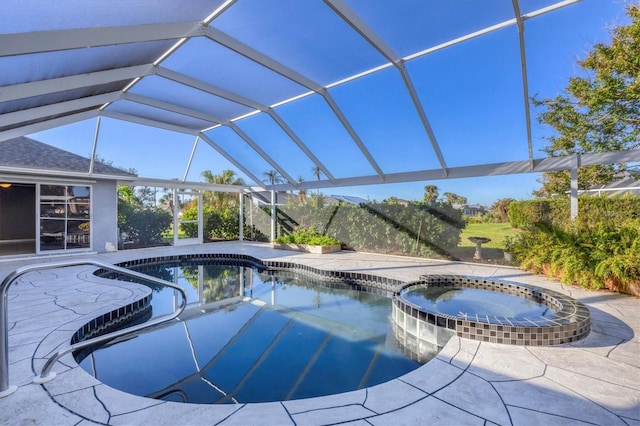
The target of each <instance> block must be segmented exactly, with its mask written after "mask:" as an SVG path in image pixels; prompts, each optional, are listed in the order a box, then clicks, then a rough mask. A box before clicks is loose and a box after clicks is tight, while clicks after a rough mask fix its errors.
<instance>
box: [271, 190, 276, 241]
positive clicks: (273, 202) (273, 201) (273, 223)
mask: <svg viewBox="0 0 640 426" xmlns="http://www.w3.org/2000/svg"><path fill="white" fill-rule="evenodd" d="M275 239H276V191H275V190H274V189H271V242H273V240H275Z"/></svg>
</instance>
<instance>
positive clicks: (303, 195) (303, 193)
mask: <svg viewBox="0 0 640 426" xmlns="http://www.w3.org/2000/svg"><path fill="white" fill-rule="evenodd" d="M302 182H304V178H303V177H302V176H298V183H302ZM298 201H299V202H300V204H307V190H306V189H304V188H300V189H299V190H298Z"/></svg>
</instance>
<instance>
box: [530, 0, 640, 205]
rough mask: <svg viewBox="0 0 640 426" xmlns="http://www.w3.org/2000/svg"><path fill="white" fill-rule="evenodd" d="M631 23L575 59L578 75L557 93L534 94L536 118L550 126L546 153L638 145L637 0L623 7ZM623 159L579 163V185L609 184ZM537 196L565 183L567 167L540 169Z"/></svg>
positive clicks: (557, 190) (639, 62)
mask: <svg viewBox="0 0 640 426" xmlns="http://www.w3.org/2000/svg"><path fill="white" fill-rule="evenodd" d="M627 14H628V16H629V17H630V18H631V23H630V24H629V25H626V26H620V27H617V28H614V29H613V30H612V40H611V42H610V43H609V44H602V43H600V44H596V45H595V46H594V47H593V49H592V51H591V52H590V53H589V54H588V56H587V58H586V59H584V60H582V61H578V65H579V66H580V68H582V69H583V70H584V71H585V76H583V77H572V78H570V79H569V83H568V85H567V87H566V88H565V89H564V91H563V93H562V94H561V95H558V96H556V97H555V98H553V99H541V100H539V99H536V98H534V99H533V104H534V105H535V106H537V107H541V108H543V111H542V112H541V113H540V114H539V115H538V121H540V122H541V123H543V124H547V125H549V126H551V127H553V129H554V130H555V134H554V135H553V136H551V137H549V138H548V141H549V145H548V146H547V147H546V148H545V149H544V150H545V152H546V153H547V154H548V155H549V156H550V157H556V156H565V155H572V154H576V153H589V152H603V151H622V150H631V149H637V148H638V147H640V139H639V137H640V126H639V125H640V83H639V82H638V76H640V5H630V6H628V7H627ZM625 170H626V164H613V165H598V166H589V167H581V168H580V170H579V171H578V182H579V187H580V188H583V189H584V188H589V187H592V186H594V185H604V184H608V183H610V182H611V181H612V180H614V179H615V178H616V177H617V176H619V175H620V172H622V171H625ZM541 183H542V187H541V188H540V189H539V190H538V191H535V192H534V195H536V196H543V197H549V196H551V195H553V194H562V193H564V192H566V191H568V190H569V188H570V176H569V171H557V172H546V173H544V175H543V177H542V180H541Z"/></svg>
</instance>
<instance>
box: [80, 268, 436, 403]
mask: <svg viewBox="0 0 640 426" xmlns="http://www.w3.org/2000/svg"><path fill="white" fill-rule="evenodd" d="M133 269H137V270H138V271H140V272H144V273H147V274H150V275H154V276H157V277H160V278H163V279H165V280H168V281H173V282H177V283H179V284H180V285H181V286H183V287H184V288H185V289H186V290H187V292H188V299H187V301H188V305H187V308H186V309H185V311H184V312H183V314H182V315H181V316H180V321H178V322H173V323H169V324H166V325H163V326H160V327H157V328H155V329H153V330H150V331H147V332H143V333H141V334H139V335H136V336H133V337H128V338H121V339H119V340H117V341H113V342H110V343H109V344H107V345H106V346H103V347H101V348H98V349H96V350H94V351H92V352H90V353H86V352H85V353H82V354H76V357H77V360H78V362H79V364H80V365H81V366H82V368H83V369H85V370H86V371H87V372H89V373H90V374H92V375H93V376H95V377H96V378H97V379H98V380H100V381H101V382H103V383H105V384H107V385H109V386H111V387H114V388H117V389H120V390H122V391H125V392H128V393H132V394H135V395H141V396H146V397H151V398H157V399H162V400H169V401H179V402H191V403H202V404H214V403H215V404H222V403H247V402H267V401H284V400H290V399H300V398H309V397H315V396H321V395H328V394H334V393H339V392H345V391H349V390H355V389H360V388H363V387H368V386H372V385H375V384H379V383H382V382H385V381H388V380H391V379H393V378H396V377H398V376H400V375H403V374H405V373H407V372H409V371H412V370H414V369H415V368H417V367H419V365H420V363H418V362H415V361H413V360H411V359H410V358H409V357H407V356H405V355H404V353H403V350H402V348H400V347H398V345H397V342H396V339H395V337H394V334H393V327H392V323H391V321H390V315H391V305H392V302H391V299H390V297H389V296H390V295H391V293H388V292H386V291H379V287H378V291H362V290H366V289H365V288H364V287H366V286H364V285H362V284H359V285H355V284H353V283H348V282H345V281H344V279H343V280H341V279H339V278H340V277H335V276H334V277H327V278H328V279H327V280H320V279H318V278H317V277H315V278H312V277H311V276H310V275H300V274H293V273H290V272H289V273H286V272H285V271H279V272H278V271H275V272H274V271H273V270H268V269H265V268H262V267H259V266H257V265H247V264H246V263H245V264H243V263H242V262H231V263H229V262H225V261H224V260H223V261H220V260H215V261H213V260H209V261H206V260H198V261H194V260H186V261H185V260H183V261H171V262H165V263H163V264H157V263H154V264H147V263H144V262H143V263H141V264H140V265H138V266H136V267H135V268H133ZM329 278H330V279H329ZM372 289H374V288H373V287H372V288H371V289H370V290H372ZM387 293H388V294H387ZM175 303H177V298H176V296H175V295H174V294H173V290H162V289H159V288H154V289H153V292H152V297H151V309H152V311H153V316H156V315H161V314H164V313H167V312H169V311H171V310H173V307H174V304H175ZM148 315H149V314H148V313H147V316H148ZM435 354H436V352H435V351H434V353H433V355H435Z"/></svg>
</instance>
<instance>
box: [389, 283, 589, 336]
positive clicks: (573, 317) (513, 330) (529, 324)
mask: <svg viewBox="0 0 640 426" xmlns="http://www.w3.org/2000/svg"><path fill="white" fill-rule="evenodd" d="M420 286H427V287H464V288H478V289H484V290H491V291H497V292H501V293H507V294H512V295H515V296H519V297H523V298H526V299H531V300H535V301H537V302H538V303H541V304H544V305H546V306H548V307H549V308H551V309H552V310H554V311H555V315H553V316H551V317H549V318H545V317H538V318H529V319H526V320H515V319H511V318H508V317H498V316H494V317H488V316H478V315H476V316H474V317H468V316H464V317H456V316H451V315H446V314H442V313H439V312H431V311H429V310H426V309H424V308H422V307H420V306H417V305H415V304H412V303H411V302H409V301H407V300H406V299H404V298H403V297H402V292H403V291H405V290H407V289H409V288H415V287H420ZM393 305H394V312H393V317H394V321H396V324H398V325H399V326H403V327H405V328H408V329H410V330H414V329H415V330H416V331H415V333H414V334H415V336H416V337H417V338H418V339H421V338H422V336H421V334H420V331H421V330H422V331H423V335H424V336H427V337H433V336H436V343H438V342H439V340H438V339H437V336H438V334H437V333H438V331H437V330H436V332H435V334H434V332H433V331H431V330H430V327H439V328H441V329H446V330H450V332H452V333H455V335H457V336H459V337H462V338H465V339H471V340H479V341H484V342H493V343H503V344H511V345H520V346H550V345H557V344H562V343H569V342H574V341H577V340H580V339H583V338H585V337H586V336H587V335H588V334H589V333H590V331H591V314H590V312H589V309H588V308H587V307H586V306H585V305H584V304H582V303H581V302H579V301H577V300H575V299H573V298H571V297H569V296H566V295H564V294H562V293H558V292H556V291H553V290H547V289H542V288H539V287H531V286H527V285H524V284H519V283H514V282H508V281H498V280H488V279H485V278H478V277H467V276H458V275H425V276H422V277H421V280H420V281H418V282H414V283H409V284H406V285H405V286H403V288H402V290H401V291H400V294H399V295H398V296H396V297H395V298H394V300H393ZM407 318H410V320H407ZM413 319H415V321H417V323H416V326H415V327H413V325H412V324H413ZM408 322H409V324H408ZM407 324H408V325H407ZM410 330H407V331H410ZM410 332H411V331H410ZM427 341H430V340H427ZM430 342H432V343H433V341H430Z"/></svg>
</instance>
